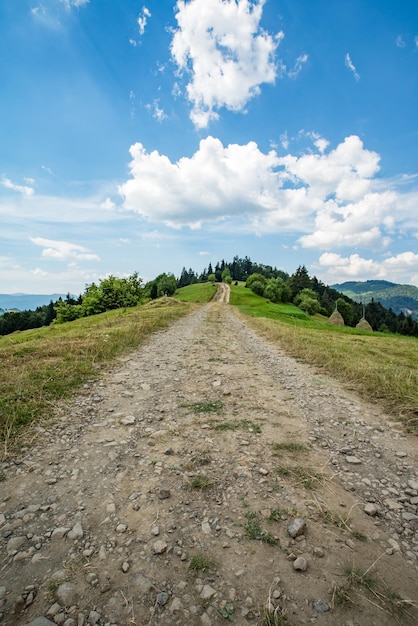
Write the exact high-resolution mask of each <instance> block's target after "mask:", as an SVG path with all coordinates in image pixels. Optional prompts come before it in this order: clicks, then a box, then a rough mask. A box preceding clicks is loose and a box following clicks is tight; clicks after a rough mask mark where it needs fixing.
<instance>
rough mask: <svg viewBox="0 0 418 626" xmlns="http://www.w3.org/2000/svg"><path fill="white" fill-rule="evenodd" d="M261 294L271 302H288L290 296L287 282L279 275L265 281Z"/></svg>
mask: <svg viewBox="0 0 418 626" xmlns="http://www.w3.org/2000/svg"><path fill="white" fill-rule="evenodd" d="M263 295H264V297H265V298H267V299H268V300H271V301H272V302H289V301H290V297H291V293H290V288H289V286H288V284H287V283H285V281H284V280H283V279H282V278H280V277H277V278H270V279H269V280H268V281H267V283H266V286H265V289H264V294H263Z"/></svg>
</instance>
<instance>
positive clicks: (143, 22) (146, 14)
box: [137, 7, 151, 36]
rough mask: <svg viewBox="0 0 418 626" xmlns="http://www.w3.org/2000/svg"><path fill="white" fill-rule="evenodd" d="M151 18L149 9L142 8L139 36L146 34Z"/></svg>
mask: <svg viewBox="0 0 418 626" xmlns="http://www.w3.org/2000/svg"><path fill="white" fill-rule="evenodd" d="M149 17H151V13H150V12H149V10H148V9H147V7H142V12H141V13H140V15H139V16H138V20H137V22H138V29H139V34H140V35H141V36H142V35H143V34H144V33H145V27H146V25H147V21H148V18H149Z"/></svg>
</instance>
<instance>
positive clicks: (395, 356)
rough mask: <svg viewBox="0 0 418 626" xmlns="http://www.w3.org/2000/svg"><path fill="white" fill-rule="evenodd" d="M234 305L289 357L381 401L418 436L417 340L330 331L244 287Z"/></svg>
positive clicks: (235, 290)
mask: <svg viewBox="0 0 418 626" xmlns="http://www.w3.org/2000/svg"><path fill="white" fill-rule="evenodd" d="M230 303H231V304H233V305H235V306H236V307H237V308H238V309H239V310H240V311H241V312H242V313H244V314H245V315H246V316H248V319H249V321H250V322H251V324H252V325H253V326H254V327H255V328H256V329H257V330H258V331H259V332H261V334H262V335H264V336H265V337H267V338H268V339H269V340H270V341H274V342H277V343H279V344H280V346H281V347H282V348H283V349H284V350H286V352H288V353H289V354H290V355H291V356H293V357H295V358H297V359H300V360H302V361H304V362H306V363H309V364H311V365H315V366H316V367H318V368H319V369H320V370H322V371H323V372H325V373H328V374H331V375H332V376H333V377H334V378H336V379H338V380H340V381H342V382H344V383H346V384H348V385H349V386H350V387H351V388H353V389H355V391H357V392H358V393H359V394H360V395H362V396H363V397H364V398H365V399H367V400H371V401H379V402H381V403H383V404H384V405H385V407H386V409H387V410H388V411H389V412H391V413H392V414H393V416H394V417H395V418H396V419H399V420H402V421H403V422H404V424H405V426H406V428H407V429H408V430H410V431H411V432H415V433H418V341H417V339H416V338H414V337H405V336H402V335H389V334H385V333H377V332H376V333H373V332H370V331H364V330H359V329H356V328H350V327H347V326H345V327H339V326H332V325H331V324H329V323H328V320H327V319H326V318H324V317H323V316H321V315H316V316H314V317H309V316H308V315H305V313H303V312H302V311H301V310H300V309H298V308H297V307H295V306H294V305H291V304H273V303H271V302H269V301H267V300H266V299H265V298H262V297H260V296H257V295H256V294H254V293H252V292H251V290H249V289H246V288H245V287H242V286H240V285H239V286H235V285H233V286H232V290H231V299H230Z"/></svg>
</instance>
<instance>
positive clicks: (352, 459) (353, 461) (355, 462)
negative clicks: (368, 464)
mask: <svg viewBox="0 0 418 626" xmlns="http://www.w3.org/2000/svg"><path fill="white" fill-rule="evenodd" d="M345 460H346V461H347V463H349V464H350V465H360V464H361V461H360V459H359V458H357V457H356V456H346V457H345Z"/></svg>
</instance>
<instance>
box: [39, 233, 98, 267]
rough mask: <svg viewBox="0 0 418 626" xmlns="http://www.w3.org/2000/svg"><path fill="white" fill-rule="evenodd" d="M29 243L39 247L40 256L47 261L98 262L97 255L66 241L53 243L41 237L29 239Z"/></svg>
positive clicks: (51, 240)
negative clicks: (40, 248) (74, 260)
mask: <svg viewBox="0 0 418 626" xmlns="http://www.w3.org/2000/svg"><path fill="white" fill-rule="evenodd" d="M30 241H31V242H32V243H34V244H35V245H36V246H41V247H43V248H44V249H43V250H42V256H43V257H44V258H48V259H57V260H59V261H67V260H69V259H77V260H78V261H99V260H100V257H98V256H97V254H92V253H91V252H89V250H88V249H87V248H84V247H83V246H79V245H78V244H75V243H69V242H68V241H54V240H53V239H43V238H42V237H30Z"/></svg>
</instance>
